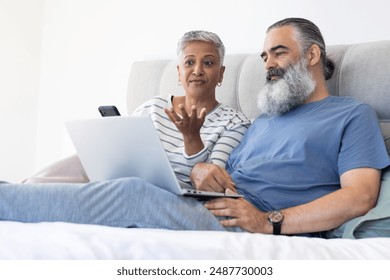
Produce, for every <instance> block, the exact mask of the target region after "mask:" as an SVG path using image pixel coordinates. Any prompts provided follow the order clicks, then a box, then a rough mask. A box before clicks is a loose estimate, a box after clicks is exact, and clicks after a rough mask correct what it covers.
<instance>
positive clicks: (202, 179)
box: [190, 163, 236, 193]
mask: <svg viewBox="0 0 390 280" xmlns="http://www.w3.org/2000/svg"><path fill="white" fill-rule="evenodd" d="M190 178H191V182H192V185H193V186H194V187H195V188H196V189H197V190H202V191H212V192H225V191H226V190H227V189H229V190H231V191H232V192H234V193H236V185H235V184H234V182H233V181H232V179H231V177H230V175H229V174H228V173H227V172H226V170H225V169H223V168H222V167H220V166H218V165H216V164H212V163H198V164H196V165H195V166H194V167H193V168H192V171H191V174H190Z"/></svg>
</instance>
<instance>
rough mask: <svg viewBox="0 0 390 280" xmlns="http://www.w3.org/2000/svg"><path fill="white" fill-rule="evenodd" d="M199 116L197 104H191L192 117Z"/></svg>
mask: <svg viewBox="0 0 390 280" xmlns="http://www.w3.org/2000/svg"><path fill="white" fill-rule="evenodd" d="M197 116H198V114H197V109H196V106H195V105H192V106H191V116H190V117H191V118H192V119H196V118H197Z"/></svg>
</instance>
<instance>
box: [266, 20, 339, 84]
mask: <svg viewBox="0 0 390 280" xmlns="http://www.w3.org/2000/svg"><path fill="white" fill-rule="evenodd" d="M282 26H292V27H294V28H295V30H296V31H297V38H296V39H297V40H298V42H299V44H300V46H301V53H302V54H304V53H305V52H306V51H307V50H308V49H309V48H310V47H311V46H312V45H314V44H316V45H317V46H318V47H319V48H320V50H321V62H322V65H323V73H324V77H325V79H326V80H328V79H330V78H331V77H332V74H333V71H334V63H333V62H332V61H331V60H330V59H328V58H327V56H326V48H325V41H324V38H323V37H322V34H321V31H320V29H319V28H318V27H317V26H316V25H315V24H314V23H313V22H311V21H310V20H307V19H304V18H286V19H282V20H280V21H278V22H276V23H274V24H272V25H271V26H270V27H268V29H267V33H268V32H269V31H270V30H272V29H274V28H278V27H282Z"/></svg>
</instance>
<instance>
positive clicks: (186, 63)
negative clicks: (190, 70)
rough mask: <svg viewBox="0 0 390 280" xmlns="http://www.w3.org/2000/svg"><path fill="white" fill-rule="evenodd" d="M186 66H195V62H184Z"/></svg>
mask: <svg viewBox="0 0 390 280" xmlns="http://www.w3.org/2000/svg"><path fill="white" fill-rule="evenodd" d="M184 64H185V65H193V64H194V62H193V61H192V60H187V61H185V62H184Z"/></svg>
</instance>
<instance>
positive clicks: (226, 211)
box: [204, 191, 272, 233]
mask: <svg viewBox="0 0 390 280" xmlns="http://www.w3.org/2000/svg"><path fill="white" fill-rule="evenodd" d="M228 192H229V191H228ZM204 206H205V207H206V208H207V209H208V210H209V211H210V212H211V213H212V214H213V215H215V216H221V217H228V219H225V220H221V221H220V222H221V224H222V225H223V226H225V227H233V226H237V227H240V228H242V229H244V230H246V231H249V232H257V233H272V226H271V223H269V222H268V220H267V217H266V214H265V213H264V212H261V211H260V210H258V209H257V208H256V207H254V206H253V205H252V204H250V203H249V202H248V201H246V200H245V199H243V198H237V199H233V198H217V199H213V200H210V201H207V202H205V203H204Z"/></svg>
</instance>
